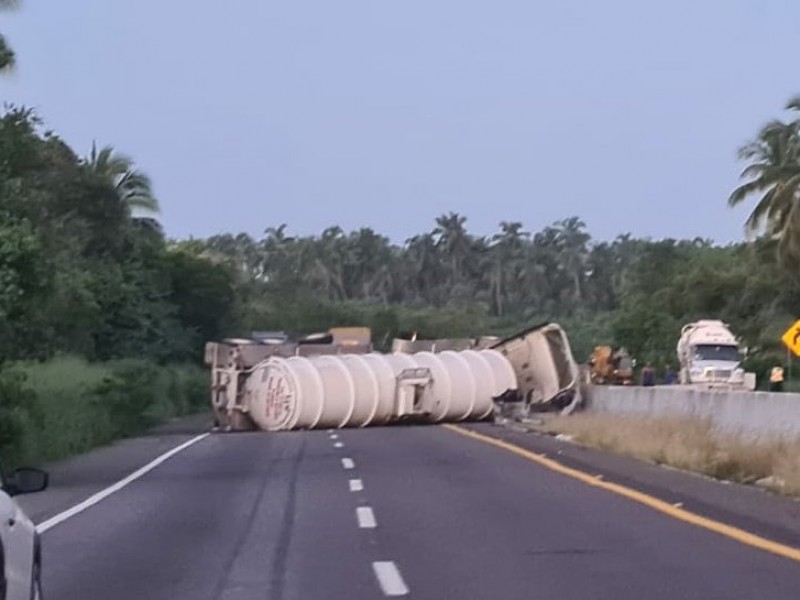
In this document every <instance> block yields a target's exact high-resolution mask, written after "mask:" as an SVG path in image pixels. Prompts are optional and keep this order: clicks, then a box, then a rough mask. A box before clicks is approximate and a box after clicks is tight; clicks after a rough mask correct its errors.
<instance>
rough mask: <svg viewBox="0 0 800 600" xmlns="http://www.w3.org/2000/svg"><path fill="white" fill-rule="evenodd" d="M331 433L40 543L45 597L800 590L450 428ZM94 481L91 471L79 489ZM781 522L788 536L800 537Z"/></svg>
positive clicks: (266, 452) (152, 490)
mask: <svg viewBox="0 0 800 600" xmlns="http://www.w3.org/2000/svg"><path fill="white" fill-rule="evenodd" d="M485 429H486V430H487V431H488V430H489V429H491V428H490V427H489V428H485ZM184 435H186V432H181V433H180V434H175V436H176V437H175V438H174V441H175V442H178V441H180V440H181V439H184V438H183V437H181V436H184ZM333 435H335V436H336V437H335V438H332V436H331V434H330V433H329V432H326V431H312V432H287V433H278V434H264V433H253V434H228V435H211V436H209V437H206V438H205V439H203V440H201V441H199V442H197V443H196V444H194V445H192V446H190V447H188V448H187V449H186V450H184V451H182V452H180V453H179V454H177V455H175V456H174V457H172V458H170V459H169V460H168V461H166V462H164V463H163V464H161V465H160V466H158V467H156V468H154V469H153V470H152V471H150V472H148V473H146V474H145V475H143V476H142V477H141V478H139V479H136V480H135V481H132V482H131V483H129V484H128V485H127V486H126V487H124V488H122V489H120V490H119V491H117V492H115V493H113V494H111V495H109V496H108V497H107V498H105V499H104V500H102V501H101V502H98V503H97V504H95V505H94V506H91V507H90V508H87V509H86V510H85V511H83V512H80V513H79V514H76V515H74V516H72V517H71V518H69V519H67V520H65V521H63V522H61V523H59V524H57V525H55V526H53V527H52V528H51V529H49V530H48V531H47V532H45V533H44V535H43V540H44V560H45V571H44V575H45V577H44V585H45V593H46V594H47V595H48V596H49V597H50V598H54V599H56V598H57V599H61V600H78V599H80V600H84V599H86V598H93V599H98V600H101V599H106V598H108V599H114V600H127V599H131V600H132V599H136V600H140V599H142V598H147V599H152V600H158V599H162V598H163V599H167V598H170V599H172V598H187V599H189V598H191V599H198V600H202V599H209V600H211V599H214V600H216V599H226V600H227V599H251V598H252V599H266V598H269V599H276V600H277V599H281V600H295V599H297V600H299V599H303V600H315V599H318V600H323V599H324V600H337V599H340V598H341V599H348V600H352V599H356V600H358V599H362V598H363V599H367V598H383V597H387V596H391V595H392V594H397V595H403V594H405V595H406V596H407V597H411V598H421V599H431V600H439V599H445V598H458V599H461V600H466V599H473V598H474V599H495V598H497V599H509V600H511V599H517V598H520V599H522V598H525V599H529V598H558V599H559V600H568V599H573V598H574V599H595V598H597V599H603V598H613V599H615V600H628V599H630V600H634V599H635V600H640V599H641V598H648V599H649V600H656V599H661V598H663V599H669V600H676V599H684V598H685V599H689V598H692V599H693V598H697V599H698V600H699V599H702V600H713V599H717V598H719V599H723V598H724V599H725V600H731V599H737V598H741V599H747V600H751V599H753V598H765V599H770V600H781V599H783V598H787V599H788V598H796V597H797V593H798V592H797V590H798V589H800V564H798V563H796V562H793V561H791V560H789V559H786V558H782V557H779V556H775V555H773V554H769V553H767V552H764V551H762V550H758V549H755V548H752V547H749V546H746V545H743V544H742V543H740V542H737V541H735V540H732V539H729V538H726V537H723V536H720V535H718V534H715V533H713V532H709V531H706V530H704V529H701V528H698V527H696V526H694V525H690V524H687V523H684V522H681V521H678V520H675V519H672V518H670V517H668V516H666V515H663V514H660V513H658V512H655V511H653V510H652V509H650V508H647V507H645V506H642V505H640V504H637V503H635V502H632V501H631V500H629V499H626V498H623V497H621V496H617V495H615V494H612V493H610V492H608V491H605V490H602V489H597V488H593V487H591V486H588V485H586V484H584V483H581V482H579V481H576V480H574V479H570V478H568V477H566V476H564V475H561V474H559V473H555V472H553V471H551V470H548V469H546V468H544V467H542V466H540V465H537V464H535V463H532V462H530V461H528V460H525V459H524V458H521V457H519V456H516V455H514V454H511V453H509V452H507V451H504V450H502V449H499V448H496V447H493V446H490V445H487V444H485V443H482V442H480V441H476V440H473V439H469V438H466V437H464V436H461V435H459V434H457V433H454V432H452V431H448V430H446V429H443V428H440V427H391V428H375V429H363V430H343V431H337V432H335V433H334V434H333ZM526 439H528V438H526ZM545 443H550V442H545ZM163 444H164V442H163V441H159V442H158V446H159V448H160V447H162V446H163ZM131 452H133V451H131ZM136 452H143V451H142V450H136ZM98 456H100V457H102V452H101V453H100V454H98V455H97V456H95V457H94V458H91V459H89V458H87V459H84V460H89V462H90V464H94V463H92V462H91V461H95V463H97V464H99V463H102V462H103V459H102V458H98ZM80 464H81V459H77V461H76V462H75V463H74V464H72V465H71V467H70V469H71V470H70V469H67V471H66V472H65V473H64V474H62V475H63V476H62V477H61V478H60V479H58V478H54V481H55V484H54V490H52V491H51V492H50V495H49V496H48V495H43V496H42V497H41V498H40V499H38V500H36V502H34V501H33V497H32V498H31V499H30V500H29V502H32V503H33V504H36V503H38V504H37V506H38V508H37V511H38V513H39V515H40V517H41V518H45V517H47V516H52V514H54V513H55V512H57V511H58V510H63V504H64V502H65V500H66V498H67V497H68V496H70V494H68V493H67V492H66V490H67V489H72V485H71V484H70V483H69V481H68V478H69V477H70V476H73V477H74V476H75V475H76V473H78V472H80ZM617 466H618V465H617ZM93 468H96V465H95V466H94V467H93ZM634 470H635V469H634ZM91 472H92V471H91V469H89V470H87V471H85V472H84V475H83V477H82V478H80V477H79V479H80V486H82V487H81V489H82V490H83V491H84V493H86V492H88V491H89V490H88V489H87V488H86V486H87V485H88V483H87V480H88V479H91V475H90V473H91ZM102 472H103V473H105V472H106V471H105V470H103V471H102ZM664 473H665V474H666V475H665V476H668V477H669V478H670V481H672V483H671V484H670V486H671V488H672V489H679V488H680V487H681V486H682V485H684V484H685V485H686V486H687V489H688V488H691V489H692V490H694V491H693V492H692V493H696V494H701V493H704V492H698V491H697V490H696V489H695V488H696V487H697V485H698V484H697V483H696V479H695V478H691V477H689V476H687V475H683V474H676V473H674V472H670V473H667V472H664ZM70 474H71V475H70ZM126 474H127V473H126ZM629 475H630V476H631V477H632V476H633V475H631V474H630V473H629ZM634 475H635V473H634ZM653 477H655V475H653ZM103 479H105V477H104V478H103ZM646 483H647V485H653V482H652V481H650V482H646ZM104 484H105V482H104ZM702 485H704V486H709V490H711V488H712V487H713V488H714V489H721V488H723V489H725V495H733V496H736V495H737V494H739V493H740V492H739V491H738V489H737V488H733V487H730V486H721V485H720V484H717V483H713V482H703V484H702ZM102 487H103V486H102V485H98V486H97V488H98V489H100V488H102ZM672 493H677V492H674V491H673V492H672ZM713 493H717V492H709V494H712V495H713ZM741 493H750V492H749V491H746V492H745V491H743V492H741ZM73 495H74V494H73ZM780 502H784V503H787V504H786V506H789V504H788V503H789V501H786V500H780ZM48 503H51V507H50V508H49V509H48V508H46V505H47V504H48ZM787 514H789V513H787ZM781 518H782V519H784V521H785V523H784V525H785V529H786V530H787V531H790V530H792V528H793V527H795V525H797V524H796V523H795V522H794V521H793V520H792V519H793V517H791V516H782V517H781Z"/></svg>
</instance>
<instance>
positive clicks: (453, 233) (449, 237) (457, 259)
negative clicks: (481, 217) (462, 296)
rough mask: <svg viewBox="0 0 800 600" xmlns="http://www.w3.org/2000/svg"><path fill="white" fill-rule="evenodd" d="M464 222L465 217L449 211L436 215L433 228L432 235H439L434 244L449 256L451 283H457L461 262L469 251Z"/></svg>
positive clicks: (468, 240) (459, 276)
mask: <svg viewBox="0 0 800 600" xmlns="http://www.w3.org/2000/svg"><path fill="white" fill-rule="evenodd" d="M466 222H467V218H466V217H462V216H461V215H459V214H458V213H454V212H451V213H450V214H448V215H442V216H441V217H437V219H436V229H434V230H433V233H434V235H437V236H439V237H438V239H437V241H436V245H437V246H438V247H439V248H441V249H442V250H444V253H445V254H446V255H447V256H448V257H449V258H450V270H451V271H452V282H451V283H458V281H459V280H460V279H461V267H462V264H463V262H464V260H465V259H466V258H467V256H468V255H469V254H470V251H471V244H470V239H469V234H468V233H467V231H466V229H465V227H464V224H465V223H466Z"/></svg>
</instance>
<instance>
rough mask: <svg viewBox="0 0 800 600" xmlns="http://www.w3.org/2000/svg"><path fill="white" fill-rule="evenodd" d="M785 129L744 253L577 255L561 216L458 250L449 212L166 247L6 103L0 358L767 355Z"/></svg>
mask: <svg viewBox="0 0 800 600" xmlns="http://www.w3.org/2000/svg"><path fill="white" fill-rule="evenodd" d="M788 107H789V109H790V110H793V111H797V110H798V109H799V107H800V102H798V101H797V100H794V101H792V102H791V103H790V104H789V106H788ZM799 132H800V120H798V119H795V120H792V121H789V122H782V121H772V122H770V123H769V124H768V125H767V126H765V127H764V128H762V130H761V131H760V132H759V133H758V135H757V137H756V138H755V140H754V141H752V142H750V143H748V144H747V145H745V146H744V147H743V148H742V150H741V152H740V156H741V157H742V158H743V159H744V160H745V161H747V162H748V164H747V166H746V168H745V171H744V172H743V177H744V178H745V180H746V181H745V182H744V183H743V185H742V186H741V187H739V188H738V189H736V190H734V191H733V193H732V194H731V196H730V199H729V202H730V204H732V205H736V204H738V203H740V202H742V201H744V200H745V199H746V198H747V197H748V196H750V195H752V194H758V195H759V198H758V201H757V203H756V206H755V208H754V210H753V212H752V214H751V215H750V217H749V219H748V221H747V224H746V226H747V230H748V232H750V233H751V234H752V236H751V237H752V239H749V240H748V241H746V242H741V243H737V244H730V245H726V246H720V245H717V244H714V243H713V242H711V241H710V240H705V239H693V240H675V239H664V240H651V239H643V238H637V237H635V236H633V235H631V234H624V235H620V236H618V237H617V238H616V239H614V240H608V241H602V240H595V239H593V238H592V236H591V235H590V233H589V232H588V231H587V228H586V226H585V224H584V223H583V221H582V220H581V219H580V218H579V217H577V216H571V217H567V218H565V219H563V220H561V221H558V222H556V223H553V224H550V225H547V226H545V227H543V228H541V229H540V230H538V231H528V230H526V228H525V227H524V225H523V223H521V222H518V221H503V222H500V223H499V224H498V230H497V232H496V233H494V234H492V235H476V234H474V233H472V232H470V231H469V229H468V221H467V217H466V216H464V215H461V214H458V213H452V212H451V213H448V214H443V215H440V216H439V217H437V218H436V219H435V221H434V222H433V223H432V225H431V227H430V229H429V230H428V231H425V232H422V233H420V234H417V235H414V236H412V237H410V238H409V239H408V240H406V241H405V242H403V243H399V244H398V243H392V242H391V241H390V240H389V239H388V238H387V237H386V236H384V235H382V234H381V233H379V232H377V231H375V230H373V229H371V228H368V227H363V228H361V229H358V230H356V231H351V232H345V231H343V230H342V229H341V228H339V227H337V226H332V227H329V228H327V229H325V230H324V231H322V232H321V233H320V234H318V235H312V236H295V235H291V234H290V232H289V229H288V227H287V226H286V225H278V226H274V227H270V228H267V229H265V230H264V233H263V235H262V236H259V237H257V238H256V237H252V236H250V235H247V234H243V233H241V234H222V235H215V236H212V237H209V238H204V239H188V240H172V239H168V238H167V237H166V236H165V234H164V232H163V230H162V228H161V226H160V224H159V222H158V208H159V203H158V201H157V199H156V198H155V197H154V195H153V192H152V187H151V184H150V181H149V179H148V177H147V176H146V175H145V174H144V173H143V172H142V171H140V170H139V169H137V167H136V165H135V164H134V162H133V161H132V160H131V159H130V158H129V157H127V156H125V155H123V154H120V153H118V152H116V151H115V150H114V149H112V148H111V147H101V148H98V147H96V146H93V147H92V148H89V149H88V152H87V153H86V154H85V155H83V156H82V155H81V154H80V153H78V152H76V151H75V150H74V149H72V148H70V147H69V145H67V144H66V143H65V142H64V141H63V140H62V139H60V138H59V137H58V136H57V135H56V134H55V133H53V132H51V131H49V130H47V129H46V128H45V127H44V126H43V124H42V122H41V120H40V119H39V117H38V116H37V115H36V114H35V112H34V111H32V110H30V109H26V108H20V107H13V106H10V107H7V108H6V111H5V113H4V114H3V115H2V117H1V118H0V356H2V357H3V358H5V359H12V360H16V359H29V358H37V359H46V358H48V357H51V356H53V355H56V354H75V355H80V356H84V357H86V358H88V359H90V360H109V359H115V358H124V357H148V358H151V359H154V360H156V361H159V362H162V363H168V362H179V361H185V360H190V359H195V360H196V359H197V358H198V357H199V356H200V354H201V349H202V345H203V342H205V341H206V340H209V339H218V338H219V337H222V336H225V335H246V334H247V333H248V332H249V331H252V330H256V329H267V328H276V329H288V330H290V331H292V332H297V333H304V332H309V331H313V330H316V329H322V328H326V327H328V326H331V325H337V324H366V325H370V326H372V327H373V329H374V330H375V334H376V339H377V340H378V341H379V343H380V342H381V341H383V342H384V343H385V342H386V341H387V340H389V339H390V338H391V337H392V336H395V335H402V334H403V333H404V332H406V331H411V330H421V331H420V334H422V335H424V334H426V333H428V334H430V335H476V334H482V333H496V332H500V333H505V332H510V331H512V330H514V329H516V328H521V327H524V326H526V325H529V324H531V323H535V322H538V321H544V320H558V321H560V322H562V323H565V324H566V326H567V327H568V331H569V333H570V335H571V337H572V338H574V344H575V346H576V355H577V357H578V358H579V359H580V360H582V359H583V358H584V357H585V356H586V355H588V352H589V351H590V350H591V347H592V346H593V345H594V344H600V343H612V344H619V345H625V346H626V347H628V348H629V350H631V351H632V352H633V353H635V354H636V355H638V356H641V357H642V358H643V359H648V360H653V361H656V362H658V361H668V360H674V358H673V357H674V346H675V343H676V342H677V335H678V334H677V332H678V331H679V329H680V326H681V325H682V324H683V323H685V322H687V321H689V320H693V319H697V318H721V319H724V320H726V321H728V322H729V323H731V325H732V327H733V328H734V330H735V331H736V333H738V334H740V335H741V336H742V337H743V338H744V339H745V341H746V342H747V343H748V345H749V346H751V348H752V349H753V350H754V352H755V353H756V355H757V354H758V353H759V352H761V353H762V354H763V353H767V354H769V355H770V358H774V356H775V355H776V353H778V352H780V345H779V342H778V337H779V333H780V330H781V328H782V327H785V326H786V325H787V324H788V323H791V321H792V320H793V318H794V317H795V316H796V315H798V312H800V306H798V304H799V302H798V300H797V298H798V297H800V296H798V286H800V278H798V277H797V265H798V260H800V250H799V249H798V248H799V246H798V244H797V242H796V241H795V240H796V239H800V237H798V235H799V234H798V230H800V213H798V212H797V209H796V207H797V201H798V190H800V142H799V141H798V136H799V135H800V134H799Z"/></svg>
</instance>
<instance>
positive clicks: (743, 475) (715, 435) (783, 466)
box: [544, 413, 800, 496]
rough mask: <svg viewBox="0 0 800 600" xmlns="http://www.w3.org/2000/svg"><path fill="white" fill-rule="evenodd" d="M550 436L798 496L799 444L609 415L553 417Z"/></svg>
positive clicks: (703, 424) (683, 421)
mask: <svg viewBox="0 0 800 600" xmlns="http://www.w3.org/2000/svg"><path fill="white" fill-rule="evenodd" d="M544 427H545V430H546V431H547V432H549V433H561V434H565V435H569V436H571V437H572V438H573V439H574V440H575V441H576V442H578V443H580V444H583V445H585V446H590V447H593V448H598V449H601V450H607V451H610V452H615V453H617V454H624V455H627V456H631V457H633V458H637V459H640V460H645V461H649V462H653V463H656V464H664V465H669V466H672V467H676V468H679V469H684V470H687V471H693V472H696V473H702V474H704V475H708V476H710V477H714V478H716V479H722V480H727V481H735V482H739V483H746V484H753V483H756V482H759V485H762V486H763V487H766V488H769V489H771V490H772V491H775V492H778V493H782V494H786V495H792V496H797V495H800V462H799V461H798V456H800V440H797V439H789V438H782V437H775V436H773V437H761V438H753V437H751V436H744V435H734V434H723V433H719V432H717V431H715V430H714V428H713V427H712V424H711V422H710V421H709V420H699V419H692V418H686V417H658V418H643V417H638V416H637V417H633V416H623V415H610V414H587V413H582V414H576V415H571V416H567V417H556V418H554V419H552V420H551V421H549V422H548V423H547V424H546V425H545V426H544Z"/></svg>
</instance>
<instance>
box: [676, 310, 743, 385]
mask: <svg viewBox="0 0 800 600" xmlns="http://www.w3.org/2000/svg"><path fill="white" fill-rule="evenodd" d="M678 358H679V360H680V364H681V372H680V382H681V383H682V384H697V385H702V386H703V387H726V388H749V387H751V385H750V382H749V378H748V377H746V374H745V371H744V369H743V368H742V366H741V364H742V360H743V358H744V356H743V353H742V349H741V346H740V344H739V341H738V340H737V339H736V338H735V337H734V335H733V333H731V331H730V329H729V328H728V326H727V325H726V324H725V323H723V322H722V321H713V320H705V321H697V322H695V323H689V324H688V325H685V326H684V327H683V329H682V330H681V339H680V341H679V342H678Z"/></svg>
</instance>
